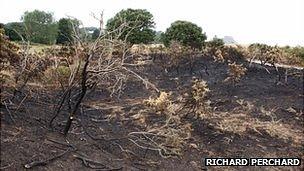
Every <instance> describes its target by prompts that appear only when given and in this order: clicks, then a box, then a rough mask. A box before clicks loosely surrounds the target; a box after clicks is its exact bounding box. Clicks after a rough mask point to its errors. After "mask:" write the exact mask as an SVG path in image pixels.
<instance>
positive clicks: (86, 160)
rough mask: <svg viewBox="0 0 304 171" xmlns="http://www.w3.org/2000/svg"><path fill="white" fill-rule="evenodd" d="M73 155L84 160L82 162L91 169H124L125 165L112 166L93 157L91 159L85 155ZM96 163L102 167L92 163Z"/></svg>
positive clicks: (111, 170)
mask: <svg viewBox="0 0 304 171" xmlns="http://www.w3.org/2000/svg"><path fill="white" fill-rule="evenodd" d="M73 157H75V158H76V159H79V160H81V161H82V164H83V165H84V166H86V167H89V168H91V169H98V170H100V171H115V170H122V168H123V167H118V168H110V167H108V166H106V165H105V164H103V163H100V162H98V161H94V160H92V159H89V158H86V157H83V156H80V155H73ZM90 163H92V164H95V165H101V166H102V167H97V166H93V165H92V164H90Z"/></svg>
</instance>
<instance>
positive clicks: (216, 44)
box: [206, 36, 225, 47]
mask: <svg viewBox="0 0 304 171" xmlns="http://www.w3.org/2000/svg"><path fill="white" fill-rule="evenodd" d="M224 45H225V43H224V40H223V39H220V38H218V37H217V36H214V37H213V39H212V40H210V41H208V42H206V46H207V47H222V46H224Z"/></svg>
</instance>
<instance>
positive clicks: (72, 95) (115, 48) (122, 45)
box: [50, 18, 159, 135]
mask: <svg viewBox="0 0 304 171" xmlns="http://www.w3.org/2000/svg"><path fill="white" fill-rule="evenodd" d="M101 20H102V19H101ZM122 21H123V22H122V24H121V25H120V26H119V27H117V29H115V30H113V31H108V32H106V33H104V34H100V35H99V37H98V38H97V39H96V40H95V41H94V42H86V41H84V40H82V39H81V37H80V36H79V34H78V33H77V30H75V29H74V45H73V46H74V49H75V56H74V66H76V67H74V69H73V71H72V72H71V75H70V79H69V80H68V83H67V87H66V88H65V91H64V93H63V95H62V97H61V98H62V99H61V100H60V102H59V105H58V107H57V109H56V110H55V113H54V116H53V117H52V119H51V121H50V126H52V123H53V121H54V120H55V118H56V117H57V116H58V114H59V113H60V112H61V111H62V109H63V106H64V104H65V102H69V103H68V104H70V105H69V106H71V107H70V112H69V116H68V119H67V122H66V125H65V128H64V132H63V133H64V135H67V133H68V131H69V129H70V127H71V125H72V122H73V120H74V118H75V116H76V113H77V111H78V110H79V108H80V105H81V103H82V102H83V100H84V98H85V96H86V94H87V92H88V89H90V88H91V87H93V85H94V86H100V85H107V86H109V85H113V86H111V87H112V89H113V91H120V90H121V88H122V86H121V85H122V84H123V82H124V80H125V78H126V77H129V76H133V77H135V78H138V79H139V80H141V81H142V82H143V83H144V85H145V86H146V87H147V88H152V89H153V90H155V91H157V92H158V91H159V90H158V89H157V88H156V87H155V86H154V85H153V84H152V83H150V82H149V81H148V80H147V79H146V78H143V77H141V76H140V75H139V74H138V73H136V72H135V71H133V70H132V69H131V68H129V66H131V65H132V58H131V57H132V56H131V55H130V53H129V49H130V45H129V44H128V43H127V41H126V39H127V36H128V35H129V34H130V32H132V31H133V30H134V29H135V28H136V27H139V26H140V24H139V25H135V26H134V24H131V23H129V22H126V21H124V19H123V18H122ZM100 22H102V21H100ZM131 26H132V27H131ZM126 30H128V32H127V36H126V37H125V38H124V39H123V40H121V35H122V34H123V33H125V31H126Z"/></svg>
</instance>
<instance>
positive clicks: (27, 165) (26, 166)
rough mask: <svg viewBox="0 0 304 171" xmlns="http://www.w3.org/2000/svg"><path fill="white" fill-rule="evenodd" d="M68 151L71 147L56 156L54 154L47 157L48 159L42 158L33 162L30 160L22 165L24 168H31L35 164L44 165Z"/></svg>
mask: <svg viewBox="0 0 304 171" xmlns="http://www.w3.org/2000/svg"><path fill="white" fill-rule="evenodd" d="M72 151H73V150H72ZM69 152H71V148H68V149H67V150H66V151H64V152H62V153H60V154H58V155H56V156H54V157H51V158H48V159H46V160H42V161H33V162H31V163H28V164H25V165H24V167H25V168H26V169H31V168H33V167H36V166H45V165H47V164H48V163H50V162H52V161H54V160H56V159H58V158H60V157H62V156H64V155H65V154H67V153H69Z"/></svg>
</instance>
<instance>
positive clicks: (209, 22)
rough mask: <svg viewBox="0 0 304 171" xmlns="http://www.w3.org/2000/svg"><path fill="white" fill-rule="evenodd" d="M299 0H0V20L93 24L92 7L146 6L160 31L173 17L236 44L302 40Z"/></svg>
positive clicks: (107, 13)
mask: <svg viewBox="0 0 304 171" xmlns="http://www.w3.org/2000/svg"><path fill="white" fill-rule="evenodd" d="M303 7H304V1H303V0H229V1H227V0H200V1H199V0H179V1H176V0H84V1H82V0H77V1H75V0H1V4H0V22H4V23H7V22H12V21H18V20H20V17H21V16H22V14H23V13H24V12H25V11H31V10H34V9H39V10H45V11H50V12H54V15H55V18H56V19H59V18H61V17H65V16H66V15H69V16H74V17H76V18H78V19H80V20H82V21H83V23H84V25H85V26H98V22H97V21H96V20H95V19H93V17H91V16H90V13H91V12H95V13H98V12H101V11H102V10H104V12H105V19H106V20H107V19H109V18H110V17H112V16H113V15H115V13H117V12H118V11H120V10H121V9H124V8H145V9H147V10H148V11H150V12H151V13H152V14H153V15H154V19H155V22H156V29H157V30H162V31H165V29H166V28H167V27H169V26H170V24H171V23H172V22H174V21H175V20H189V21H192V22H194V23H196V24H197V25H199V26H201V27H202V28H203V30H204V31H205V32H206V33H207V35H208V37H209V38H212V37H213V36H214V35H218V37H223V36H226V35H228V36H233V37H234V38H235V39H236V40H237V41H238V42H240V43H253V42H262V43H268V44H279V45H287V44H288V45H304V11H303V10H302V8H303Z"/></svg>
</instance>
